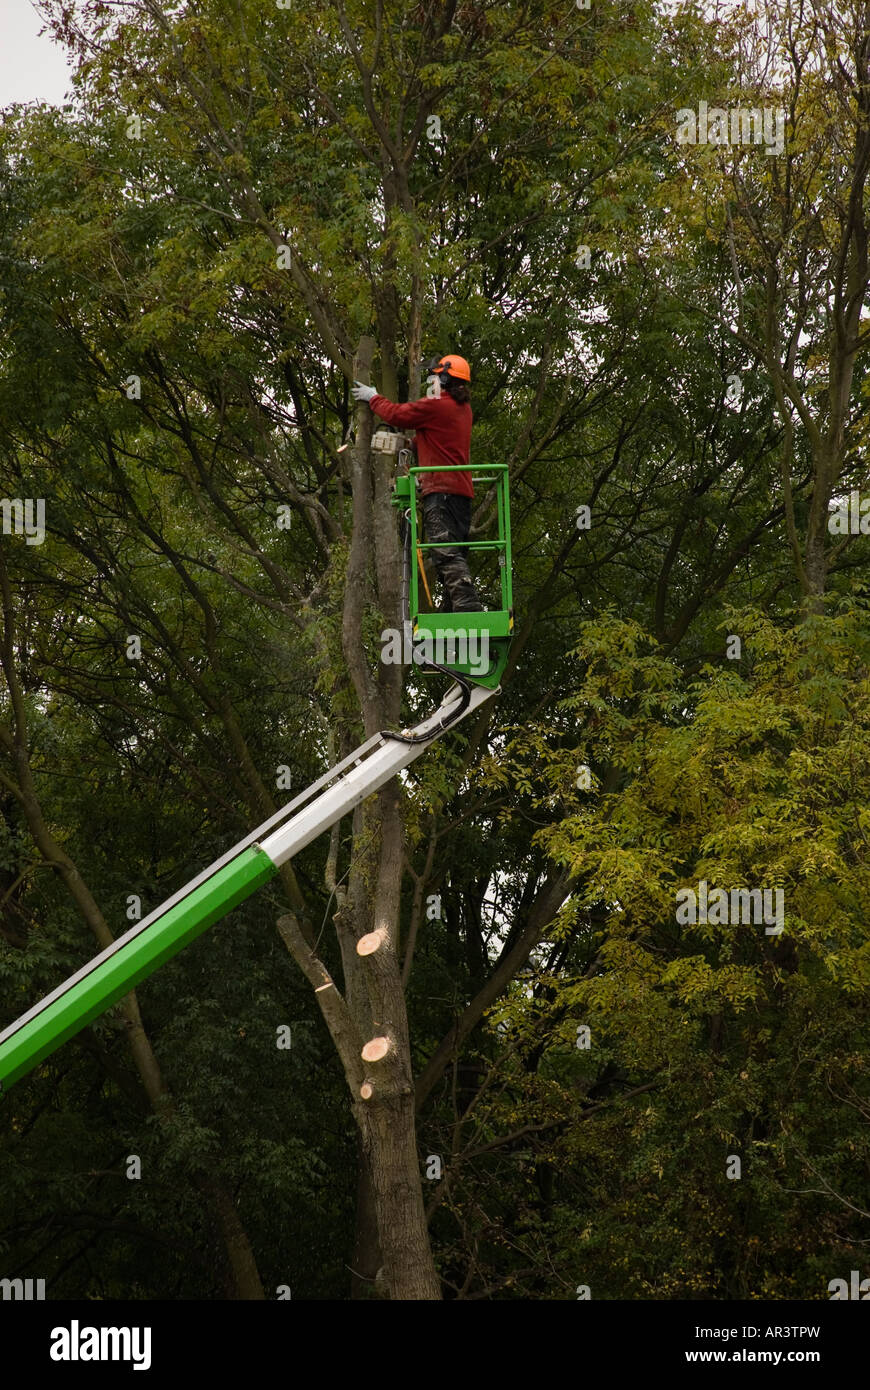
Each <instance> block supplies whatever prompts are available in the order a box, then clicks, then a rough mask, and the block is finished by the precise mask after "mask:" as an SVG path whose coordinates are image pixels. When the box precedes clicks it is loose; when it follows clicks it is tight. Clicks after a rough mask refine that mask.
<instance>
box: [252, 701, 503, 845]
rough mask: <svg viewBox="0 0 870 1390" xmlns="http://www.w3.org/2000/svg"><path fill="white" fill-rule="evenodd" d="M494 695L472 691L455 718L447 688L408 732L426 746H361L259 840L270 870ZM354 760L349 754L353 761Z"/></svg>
mask: <svg viewBox="0 0 870 1390" xmlns="http://www.w3.org/2000/svg"><path fill="white" fill-rule="evenodd" d="M497 693H498V692H497V690H489V689H487V687H486V686H481V685H476V686H474V688H473V689H472V691H471V698H470V699H469V702H468V708H467V709H465V710H463V712H462V714H461V715H460V716H459V717H458V718H457V717H456V712H455V706H456V705H458V704H459V703H460V701H461V699H462V691H461V689H460V687H459V686H451V688H450V690H449V691H448V692H447V695H446V696H445V697H444V701H443V702H442V704H441V705H439V707H438V709H437V710H436V711H435V713H434V714H432V715H430V716H429V718H428V719H425V720H424V721H423V722H422V723H421V724H417V725H416V726H415V727H414V729H413V730H412V731H411V732H413V734H414V735H415V736H417V737H421V736H422V737H424V738H425V736H426V735H430V737H428V738H425V742H423V743H401V742H399V741H398V740H397V739H392V738H385V737H384V735H383V734H379V735H377V736H376V737H375V738H373V739H370V740H369V743H367V744H363V746H362V748H360V749H359V750H358V753H359V754H360V757H359V758H358V760H357V761H356V762H355V765H354V766H353V767H352V768H351V769H350V771H349V772H344V773H343V774H342V775H341V777H340V778H338V780H337V781H335V782H333V784H332V785H331V786H329V787H327V788H326V790H325V791H322V792H321V793H320V795H319V796H318V797H317V798H316V800H314V801H312V802H310V804H309V805H308V806H305V807H304V808H303V809H302V810H301V811H298V812H297V813H296V815H295V816H294V817H293V819H292V820H290V821H288V822H287V823H286V825H282V826H281V827H280V828H279V829H278V830H275V831H274V832H273V834H271V835H269V836H267V837H266V839H265V840H260V841H259V848H260V849H261V850H262V851H263V853H264V854H268V856H269V858H270V859H271V860H272V863H273V864H276V865H278V866H280V865H281V864H285V863H286V862H287V860H288V859H292V858H293V856H294V854H298V853H299V851H300V850H302V849H304V848H305V846H306V845H310V844H311V841H312V840H316V839H317V837H318V835H320V834H321V833H322V832H323V831H324V830H328V829H329V827H330V826H332V825H334V824H335V822H336V821H338V820H341V818H342V816H345V815H347V813H348V811H352V810H353V808H354V807H355V806H358V805H359V803H360V802H361V801H364V800H365V799H366V797H367V796H371V794H372V792H376V791H379V790H380V788H381V787H383V786H385V785H386V783H387V782H389V780H390V778H391V777H395V775H396V773H397V772H401V770H402V768H403V767H407V766H408V764H409V763H412V762H413V761H414V759H415V758H419V756H420V754H421V753H425V751H426V749H427V748H428V747H429V745H430V744H431V743H432V741H433V740H434V739H436V738H437V737H438V735H439V734H440V733H441V732H442V730H443V729H444V726H445V724H448V726H449V727H453V723H458V722H459V719H464V718H465V716H466V715H468V714H471V713H472V712H473V711H474V710H476V709H479V708H480V706H481V705H482V704H483V702H484V700H488V699H489V698H490V697H491V696H492V695H495V694H497ZM451 721H452V722H451ZM353 756H354V755H353V754H351V757H353ZM348 761H349V760H348Z"/></svg>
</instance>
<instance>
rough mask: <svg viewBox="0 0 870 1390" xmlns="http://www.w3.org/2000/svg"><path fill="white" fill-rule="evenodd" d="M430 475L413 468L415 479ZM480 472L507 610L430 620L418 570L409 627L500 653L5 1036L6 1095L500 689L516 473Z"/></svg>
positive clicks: (378, 740) (341, 769) (1, 1055)
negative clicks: (445, 633)
mask: <svg viewBox="0 0 870 1390" xmlns="http://www.w3.org/2000/svg"><path fill="white" fill-rule="evenodd" d="M421 471H423V470H421V469H412V470H411V474H412V475H413V474H415V473H419V472H421ZM471 471H472V473H473V474H474V475H475V477H477V474H478V472H479V473H480V474H481V475H482V478H481V480H485V481H488V482H492V481H495V482H496V487H497V499H498V500H497V510H498V527H499V537H498V540H497V541H493V542H491V543H490V542H486V541H474V542H471V543H470V546H471V548H472V549H474V548H476V549H483V548H485V547H487V546H489V545H492V546H493V547H497V548H498V550H499V553H500V555H502V556H505V557H506V559H505V561H504V563H502V564H501V565H500V570H501V576H502V583H501V590H502V605H503V607H502V610H500V611H496V612H493V613H463V614H420V613H419V611H418V595H417V585H416V574H414V575H413V582H412V583H411V586H410V590H409V586H408V585H407V583H406V584H405V614H404V617H405V622H406V624H411V625H412V626H415V627H416V630H417V631H426V630H427V624H428V623H429V620H430V619H431V620H432V630H433V631H434V629H435V628H440V629H447V628H452V630H453V631H455V632H458V631H460V630H461V629H463V628H464V629H465V630H466V631H469V630H473V629H475V628H477V629H479V631H480V633H481V634H484V633H485V634H486V636H487V641H488V644H489V651H490V654H491V656H490V661H489V665H488V668H487V670H486V671H485V673H484V674H483V675H482V676H481V677H480V678H479V679H477V678H475V677H474V676H473V675H470V674H469V671H468V669H467V663H466V664H465V665H464V666H463V664H461V663H460V664H459V665H458V666H455V667H454V666H449V665H446V664H443V663H436V669H438V670H440V671H443V672H444V674H446V675H449V676H451V677H453V678H454V682H453V684H451V686H450V689H449V690H448V691H447V694H446V695H445V697H444V699H443V701H442V703H441V705H440V706H439V707H438V709H437V710H435V712H434V713H433V714H431V715H429V716H428V718H426V719H424V720H423V721H422V722H421V723H420V724H418V725H417V726H416V727H415V728H413V729H410V730H405V731H403V732H401V733H397V732H392V731H390V730H387V731H385V732H383V733H379V734H375V735H374V737H373V738H370V739H369V740H368V741H367V742H366V743H364V744H362V745H361V747H359V748H357V749H355V750H354V752H353V753H351V754H349V756H348V757H346V758H344V759H343V760H342V761H341V762H340V763H338V764H337V765H336V766H335V767H333V768H331V769H330V770H329V771H328V772H326V773H324V775H323V776H322V777H321V778H319V779H318V780H317V781H316V782H314V783H312V785H311V786H310V787H308V788H307V789H306V790H305V791H304V792H302V793H301V794H300V795H299V796H297V797H295V798H294V799H293V800H292V801H290V802H289V803H288V804H287V805H286V806H284V807H282V809H281V810H280V811H276V812H275V814H274V815H273V816H271V817H270V818H269V819H268V820H267V821H265V822H264V823H263V824H262V825H260V826H258V827H257V829H256V830H253V831H251V833H250V834H249V835H247V836H246V837H245V838H244V839H243V840H240V841H239V843H238V844H237V845H234V846H233V848H232V849H230V850H227V852H226V853H225V854H223V855H222V856H221V857H220V858H219V859H217V860H216V861H215V862H214V863H213V864H210V865H209V867H208V868H207V869H204V870H203V871H202V872H201V873H200V874H198V875H197V876H196V878H193V879H191V881H190V882H189V883H187V884H185V886H184V887H183V888H180V889H179V890H178V891H177V892H176V893H173V894H172V896H171V897H170V898H168V899H167V900H166V902H165V903H163V904H161V906H160V907H158V908H156V909H155V910H154V911H153V912H151V913H149V915H148V916H147V917H143V919H142V921H141V922H137V923H136V924H135V926H133V927H131V928H130V929H129V930H128V931H126V932H124V934H123V935H122V936H119V937H118V939H117V940H116V941H114V942H113V943H112V945H111V946H108V947H106V949H105V950H104V951H101V952H100V953H99V954H98V955H96V956H94V957H93V959H92V960H89V961H88V962H87V963H86V964H85V965H83V966H82V967H81V969H79V970H77V971H76V972H75V974H74V975H71V976H70V978H69V979H68V980H65V981H64V982H63V983H62V984H60V985H58V986H57V988H56V989H54V990H52V991H51V993H50V994H48V995H46V996H45V998H44V999H41V1000H40V1001H39V1003H37V1004H34V1005H33V1007H32V1008H31V1009H28V1010H27V1012H26V1013H24V1014H22V1015H21V1017H20V1018H18V1019H16V1020H15V1022H14V1023H11V1024H10V1025H9V1027H8V1028H5V1029H4V1030H3V1031H2V1032H0V1091H5V1090H7V1089H8V1088H9V1087H10V1086H12V1085H14V1083H15V1082H16V1081H19V1080H20V1079H21V1078H22V1077H23V1076H26V1075H27V1073H28V1072H30V1071H32V1070H33V1068H34V1067H36V1066H37V1065H38V1064H39V1063H40V1062H41V1061H43V1060H44V1059H45V1058H46V1057H48V1056H50V1054H51V1053H52V1052H54V1051H55V1050H56V1049H57V1048H59V1047H60V1046H61V1045H62V1044H63V1043H65V1042H66V1041H67V1040H68V1039H69V1038H71V1037H73V1036H74V1035H75V1034H76V1033H78V1032H79V1031H80V1030H81V1029H82V1028H84V1027H86V1026H87V1024H88V1023H91V1022H92V1021H93V1020H94V1019H95V1018H97V1017H98V1016H99V1015H100V1014H102V1013H104V1012H105V1010H106V1009H108V1008H110V1007H111V1006H112V1005H113V1004H115V1003H117V1001H118V1000H119V999H122V998H123V997H124V995H126V994H129V992H130V991H131V990H132V989H135V988H136V986H137V985H138V984H139V983H140V982H141V981H142V980H144V979H147V977H148V976H149V975H151V974H152V973H153V971H155V970H157V969H158V967H159V966H161V965H163V963H164V962H165V961H167V960H170V959H171V958H172V956H174V955H175V954H176V953H177V952H178V951H180V950H181V949H182V948H183V947H184V946H186V945H187V944H188V943H189V942H190V941H193V940H195V939H196V937H197V936H199V935H200V934H201V933H202V932H204V931H205V930H206V928H207V927H210V926H212V925H213V923H215V922H217V921H220V919H221V918H222V917H225V916H226V915H227V913H229V912H231V911H232V910H233V908H235V907H237V906H238V905H239V904H240V903H242V902H244V901H245V899H246V898H248V897H250V896H251V894H252V893H254V892H256V890H257V889H258V888H260V887H262V885H263V884H264V883H267V882H268V881H269V879H271V878H273V877H274V876H275V874H277V872H278V869H279V868H280V866H281V865H282V864H284V863H286V862H287V860H289V859H292V858H293V856H294V855H295V854H298V853H299V852H300V850H302V849H304V848H305V847H306V845H309V844H311V842H312V840H315V839H316V838H317V836H318V835H320V834H322V833H323V831H325V830H328V829H329V828H330V827H331V826H332V825H334V824H335V823H336V821H339V820H341V818H342V817H343V816H345V815H347V814H348V812H349V811H352V810H353V808H354V807H355V806H357V805H359V803H360V802H361V801H364V800H365V798H366V797H368V796H371V795H372V793H373V792H376V791H378V790H379V789H380V788H381V787H383V786H384V785H385V784H386V783H387V782H389V781H390V780H391V778H393V777H395V776H396V774H397V773H398V772H400V771H401V770H402V769H403V768H405V767H407V766H408V764H409V763H411V762H413V761H414V759H415V758H417V757H419V756H420V754H421V753H423V752H424V751H425V749H426V748H427V747H428V746H429V744H431V743H433V742H434V741H435V739H437V738H440V737H441V736H442V735H443V734H444V733H446V732H447V731H448V730H449V729H452V728H453V727H454V725H455V724H457V723H458V722H459V720H460V719H463V718H464V717H465V716H466V715H467V714H470V713H472V711H474V710H476V709H478V708H479V707H480V706H481V705H482V704H483V703H484V702H485V701H486V700H488V699H490V698H491V696H493V695H495V694H496V693H497V692H498V689H499V684H498V682H499V678H500V676H501V674H502V671H503V670H504V665H505V662H506V661H507V655H508V647H509V644H510V633H511V630H512V626H513V616H512V613H511V610H510V602H511V587H510V513H509V510H508V495H507V493H508V485H507V468H506V467H505V466H504V465H495V466H490V468H489V469H487V468H482V469H479V470H477V469H475V468H472V469H471ZM412 486H413V483H412V478H411V477H400V478H398V479H397V482H396V488H397V496H396V500H397V502H398V504H399V505H402V506H403V507H404V508H405V509H406V510H405V522H406V526H405V531H406V537H405V577H406V579H407V577H408V568H409V567H408V555H409V553H410V554H413V553H414V550H413V549H412V548H411V547H412V546H413V547H416V546H417V545H418V544H420V543H419V542H418V541H417V533H416V517H415V511H416V509H415V507H414V506H413V505H412V506H411V507H410V508H408V507H407V503H408V501H409V500H410V498H411V492H410V489H411V487H412ZM409 513H410V515H409Z"/></svg>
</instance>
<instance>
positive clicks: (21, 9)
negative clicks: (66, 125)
mask: <svg viewBox="0 0 870 1390" xmlns="http://www.w3.org/2000/svg"><path fill="white" fill-rule="evenodd" d="M41 28H42V20H41V19H40V18H39V15H38V14H37V12H36V10H35V9H34V8H33V6H32V5H31V3H30V0H0V106H8V104H9V102H10V101H40V100H42V101H49V102H52V103H53V104H54V105H55V106H62V105H63V101H64V97H65V95H66V93H67V92H68V90H69V89H70V87H71V83H70V70H69V68H68V67H67V63H66V56H65V50H64V49H63V48H61V47H60V46H59V45H58V44H55V43H52V41H51V39H50V38H49V36H48V34H43V36H42V38H38V37H37V35H38V34H39V31H40V29H41Z"/></svg>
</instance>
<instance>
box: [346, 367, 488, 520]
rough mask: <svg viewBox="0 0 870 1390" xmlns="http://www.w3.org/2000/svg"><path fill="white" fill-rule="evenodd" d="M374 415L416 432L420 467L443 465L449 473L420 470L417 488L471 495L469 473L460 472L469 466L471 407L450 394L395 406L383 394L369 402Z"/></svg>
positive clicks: (472, 491) (472, 487)
mask: <svg viewBox="0 0 870 1390" xmlns="http://www.w3.org/2000/svg"><path fill="white" fill-rule="evenodd" d="M369 404H370V406H371V408H372V410H373V411H374V412H375V414H376V415H380V417H381V419H382V420H386V421H387V424H389V425H401V426H402V427H403V428H408V429H414V430H416V431H417V460H418V462H419V465H420V467H421V468H431V467H432V466H433V465H437V464H443V465H444V467H445V468H446V469H449V470H450V471H449V472H444V473H441V472H439V473H421V474H420V487H421V490H422V491H423V492H424V493H426V492H458V493H459V494H460V495H461V496H462V497H473V496H474V484H473V483H472V481H471V474H470V473H465V472H463V471H461V470H462V469H465V468H467V467H468V458H469V452H470V450H471V420H472V415H471V406H470V405H469V404H468V402H467V401H466V403H465V404H464V405H459V404H458V403H457V402H456V401H455V400H454V399H453V397H452V396H448V394H447V392H446V391H445V392H443V394H442V395H440V396H431V397H430V396H424V397H423V399H422V400H419V401H408V402H406V403H405V404H404V405H394V403H393V402H392V401H388V400H387V398H386V396H375V397H374V399H373V400H371V401H370V402H369Z"/></svg>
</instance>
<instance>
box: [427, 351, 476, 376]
mask: <svg viewBox="0 0 870 1390" xmlns="http://www.w3.org/2000/svg"><path fill="white" fill-rule="evenodd" d="M429 371H430V372H432V373H433V374H434V375H436V376H437V375H438V374H439V373H440V372H446V373H447V375H448V376H452V377H455V379H456V380H457V381H468V382H470V381H471V368H470V367H469V365H468V363H467V362H466V360H465V358H464V357H457V355H456V353H455V352H448V353H447V354H446V356H444V357H433V358H432V361H431V362H430V363H429Z"/></svg>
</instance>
